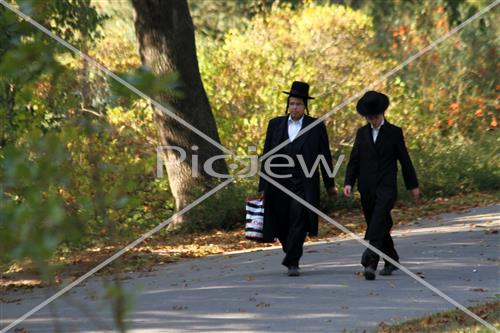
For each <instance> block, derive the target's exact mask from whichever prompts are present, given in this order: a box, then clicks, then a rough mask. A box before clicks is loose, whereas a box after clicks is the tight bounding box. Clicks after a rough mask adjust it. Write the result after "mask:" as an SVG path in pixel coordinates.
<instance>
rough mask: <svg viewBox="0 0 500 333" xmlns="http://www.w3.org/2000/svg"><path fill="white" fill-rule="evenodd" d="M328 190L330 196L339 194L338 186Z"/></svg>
mask: <svg viewBox="0 0 500 333" xmlns="http://www.w3.org/2000/svg"><path fill="white" fill-rule="evenodd" d="M326 192H327V193H328V196H329V197H336V196H337V187H336V186H332V187H329V188H328V189H327V190H326Z"/></svg>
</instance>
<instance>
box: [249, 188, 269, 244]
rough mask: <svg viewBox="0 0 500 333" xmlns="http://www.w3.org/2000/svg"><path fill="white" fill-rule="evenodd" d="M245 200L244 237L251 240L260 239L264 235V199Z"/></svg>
mask: <svg viewBox="0 0 500 333" xmlns="http://www.w3.org/2000/svg"><path fill="white" fill-rule="evenodd" d="M245 202H246V221H247V222H246V224H245V237H246V238H247V239H250V240H253V241H257V242H259V241H262V240H263V238H264V235H263V233H262V230H263V228H264V199H262V198H247V199H246V200H245Z"/></svg>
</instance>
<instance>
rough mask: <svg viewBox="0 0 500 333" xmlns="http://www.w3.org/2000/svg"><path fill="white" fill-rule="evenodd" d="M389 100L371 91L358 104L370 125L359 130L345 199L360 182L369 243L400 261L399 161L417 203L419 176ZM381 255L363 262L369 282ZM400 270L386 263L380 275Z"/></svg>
mask: <svg viewBox="0 0 500 333" xmlns="http://www.w3.org/2000/svg"><path fill="white" fill-rule="evenodd" d="M388 106H389V98H388V97H387V96H386V95H384V94H382V93H379V92H376V91H368V92H366V93H365V94H364V96H363V97H362V98H361V99H360V100H359V101H358V103H357V105H356V109H357V111H358V113H359V114H361V115H362V116H364V117H365V118H366V120H367V121H368V124H367V125H366V126H363V127H361V128H359V129H358V131H357V133H356V139H355V141H354V146H353V148H352V151H351V156H350V159H349V163H348V165H347V170H346V177H345V186H344V195H345V196H347V197H350V196H351V195H352V188H353V186H354V184H355V182H356V180H357V181H358V190H359V193H360V194H361V205H362V207H363V213H364V216H365V220H366V224H367V229H366V233H365V239H366V240H368V241H369V242H370V244H371V245H372V246H374V247H375V248H377V249H379V250H380V251H382V252H383V253H385V254H387V255H388V256H389V257H390V258H392V259H394V260H395V261H399V256H398V253H397V252H396V249H395V248H394V242H393V240H392V237H391V228H392V225H393V222H392V218H391V210H392V208H393V206H394V203H395V201H396V197H397V161H398V160H399V163H400V164H401V168H402V171H403V178H404V181H405V185H406V188H407V189H408V190H409V191H410V194H411V196H412V198H413V200H414V201H417V200H418V197H419V195H420V191H419V188H418V180H417V174H416V173H415V169H414V168H413V164H412V162H411V159H410V156H409V155H408V151H407V149H406V145H405V140H404V137H403V131H402V130H401V128H400V127H397V126H395V125H393V124H390V123H389V122H388V121H387V120H386V119H385V117H384V113H385V111H386V109H387V107H388ZM379 259H380V257H379V255H377V254H376V253H375V252H373V251H371V250H370V249H366V250H365V251H364V253H363V256H362V258H361V264H362V265H363V266H364V267H365V272H364V275H365V278H366V279H367V280H374V279H375V272H376V270H377V265H378V262H379ZM396 269H397V267H396V266H394V265H392V264H391V263H389V262H387V261H385V265H384V268H383V269H382V270H381V271H380V273H379V274H380V275H391V274H392V272H393V271H394V270H396Z"/></svg>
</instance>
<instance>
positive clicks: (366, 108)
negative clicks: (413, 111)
mask: <svg viewBox="0 0 500 333" xmlns="http://www.w3.org/2000/svg"><path fill="white" fill-rule="evenodd" d="M388 107H389V97H387V96H386V95H384V94H382V93H379V92H377V91H373V90H370V91H367V92H366V93H365V94H364V95H363V97H361V99H360V100H359V101H358V104H356V110H357V111H358V113H359V114H360V115H362V116H365V117H366V116H375V115H377V114H381V113H384V112H385V110H387V108H388Z"/></svg>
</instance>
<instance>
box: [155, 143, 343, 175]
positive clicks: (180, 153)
mask: <svg viewBox="0 0 500 333" xmlns="http://www.w3.org/2000/svg"><path fill="white" fill-rule="evenodd" d="M198 149H199V147H198V146H192V147H191V150H190V151H186V149H184V148H182V147H178V146H159V147H157V148H156V177H157V178H163V177H164V170H166V169H167V168H168V167H169V166H178V165H179V164H180V163H189V164H190V169H191V176H192V177H195V178H196V177H199V176H200V175H201V172H203V173H204V174H206V175H209V176H211V177H214V178H226V179H227V178H231V177H235V176H236V177H241V178H248V177H253V176H255V175H257V173H258V172H259V155H257V154H255V152H256V150H257V149H256V147H255V146H250V147H248V149H247V151H248V152H249V154H248V155H236V156H234V155H229V154H220V155H214V156H211V157H210V158H208V159H207V160H205V161H204V162H203V163H200V158H199V154H198ZM252 153H254V154H252ZM218 160H231V161H232V162H231V163H229V164H228V168H229V170H231V171H232V172H231V173H227V174H225V173H220V172H218V171H216V170H215V169H214V164H215V163H216V162H217V161H218ZM343 161H344V155H339V157H338V159H337V161H336V162H335V164H333V161H327V158H326V156H325V155H317V156H316V158H315V159H313V160H311V159H310V158H306V157H304V155H302V154H297V155H293V156H291V155H287V154H274V155H271V156H269V157H267V158H266V159H265V160H264V161H263V163H262V165H261V171H262V172H264V173H265V174H267V175H269V176H270V177H273V178H280V179H283V178H291V177H292V172H291V170H299V171H301V173H302V175H303V176H304V177H305V178H312V177H314V176H315V174H316V173H317V172H318V170H319V169H320V168H321V169H323V170H324V172H325V174H326V175H327V176H328V177H330V178H334V177H335V176H336V175H337V173H338V171H339V169H340V166H341V165H342V162H343Z"/></svg>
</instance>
